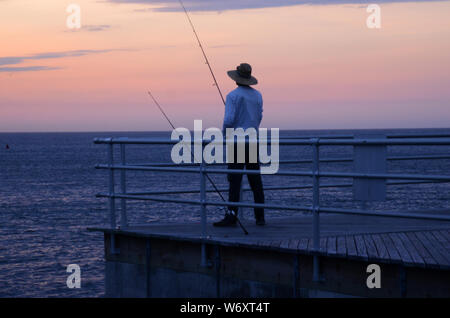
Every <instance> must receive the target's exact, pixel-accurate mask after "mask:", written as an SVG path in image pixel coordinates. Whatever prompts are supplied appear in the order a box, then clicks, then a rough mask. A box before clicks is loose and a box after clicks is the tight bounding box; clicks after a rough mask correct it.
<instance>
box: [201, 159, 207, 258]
mask: <svg viewBox="0 0 450 318" xmlns="http://www.w3.org/2000/svg"><path fill="white" fill-rule="evenodd" d="M205 201H206V179H205V161H204V160H203V156H202V159H201V163H200V202H201V204H200V216H201V226H202V239H206V235H207V234H206V205H205ZM201 258H202V259H201V265H202V266H206V265H207V262H206V244H205V243H202V256H201Z"/></svg>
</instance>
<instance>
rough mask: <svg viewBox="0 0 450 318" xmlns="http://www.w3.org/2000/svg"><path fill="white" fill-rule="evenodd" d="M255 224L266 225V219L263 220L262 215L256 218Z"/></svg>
mask: <svg viewBox="0 0 450 318" xmlns="http://www.w3.org/2000/svg"><path fill="white" fill-rule="evenodd" d="M256 225H261V226H262V225H266V220H264V217H262V218H258V219H256Z"/></svg>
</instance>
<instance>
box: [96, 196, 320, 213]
mask: <svg viewBox="0 0 450 318" xmlns="http://www.w3.org/2000/svg"><path fill="white" fill-rule="evenodd" d="M97 197H99V198H111V197H113V198H118V199H132V200H144V201H159V202H171V203H185V204H194V205H201V204H205V205H212V206H237V207H248V208H266V209H277V210H295V211H311V210H312V209H311V208H310V207H307V206H303V207H302V206H290V205H278V204H262V203H244V202H229V201H221V202H216V201H204V202H201V201H198V200H188V199H172V198H168V197H148V196H139V195H138V196H134V195H129V194H120V193H116V194H114V195H110V194H107V193H99V194H97Z"/></svg>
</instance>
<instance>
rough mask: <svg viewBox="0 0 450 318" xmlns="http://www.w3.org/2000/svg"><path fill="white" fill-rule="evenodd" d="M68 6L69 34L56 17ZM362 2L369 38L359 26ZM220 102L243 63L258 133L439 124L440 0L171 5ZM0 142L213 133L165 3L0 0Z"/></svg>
mask: <svg viewBox="0 0 450 318" xmlns="http://www.w3.org/2000/svg"><path fill="white" fill-rule="evenodd" d="M72 3H75V4H77V5H79V7H80V9H81V28H80V29H69V28H68V27H67V24H66V21H67V19H68V17H69V16H70V14H71V13H68V12H66V9H67V7H68V6H69V5H70V4H72ZM369 3H376V4H378V5H379V7H380V8H381V11H380V13H381V15H380V17H381V28H378V29H377V28H368V27H367V24H366V20H367V18H368V17H369V16H370V15H371V13H370V12H367V6H368V4H369ZM184 4H185V6H186V8H187V9H188V11H189V12H190V17H191V19H192V21H193V23H194V25H195V27H196V29H197V33H198V35H199V37H200V39H201V41H202V43H203V46H204V49H205V52H206V54H207V56H208V58H209V60H210V62H211V66H212V68H213V70H214V73H215V75H216V77H217V81H218V83H219V87H220V89H221V90H222V92H223V93H224V95H225V94H227V93H228V92H229V91H230V90H232V89H234V88H235V87H236V85H235V84H234V82H233V81H232V80H231V79H230V78H229V77H228V76H227V74H226V71H227V70H231V69H235V68H236V66H237V65H239V63H241V62H247V63H250V64H251V65H252V67H253V75H254V76H255V77H256V78H257V79H258V81H259V84H258V85H256V86H255V88H256V89H258V90H259V91H260V92H261V93H262V95H263V99H264V116H263V122H262V124H261V126H262V127H267V128H280V129H361V128H433V127H450V89H449V88H450V19H449V16H450V15H449V14H450V1H414V2H408V1H380V0H378V1H377V0H372V1H357V0H348V1H344V0H342V1H340V0H328V1H327V0H318V1H305V0H278V1H269V0H228V1H217V0H185V1H184ZM0 39H1V45H0V132H20V131H30V132H31V131H156V130H170V127H169V125H168V123H167V121H166V120H165V119H164V117H163V116H162V114H161V113H160V112H159V110H158V109H157V107H156V106H155V105H154V104H153V102H152V100H151V99H150V98H149V96H148V94H147V90H150V91H151V92H152V94H153V95H154V96H155V97H156V98H157V100H158V102H159V103H160V104H161V106H162V107H163V108H164V110H165V111H166V113H167V115H168V116H169V117H170V118H171V120H172V122H173V123H174V124H175V126H177V127H186V128H189V129H192V128H193V121H194V120H195V119H202V120H203V128H208V127H221V126H222V120H223V115H224V106H223V104H222V101H221V99H220V96H219V94H218V92H217V88H216V87H214V86H213V80H212V78H211V75H210V73H209V70H208V68H207V66H206V65H205V62H204V59H203V56H202V53H201V51H200V49H199V47H198V44H197V43H196V40H195V37H194V34H193V32H192V30H191V28H190V26H189V24H188V21H187V19H186V16H185V15H184V13H183V12H182V9H181V7H180V5H179V3H178V1H176V0H166V1H164V0H160V1H155V0H70V1H65V0H58V1H57V0H40V1H35V0H0Z"/></svg>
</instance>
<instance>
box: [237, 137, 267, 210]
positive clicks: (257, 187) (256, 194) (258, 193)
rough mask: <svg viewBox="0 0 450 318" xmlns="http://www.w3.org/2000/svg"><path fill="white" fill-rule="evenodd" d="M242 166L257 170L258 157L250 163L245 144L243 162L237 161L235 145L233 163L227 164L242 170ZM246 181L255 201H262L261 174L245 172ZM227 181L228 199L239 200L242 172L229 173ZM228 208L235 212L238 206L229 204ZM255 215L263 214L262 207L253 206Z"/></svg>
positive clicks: (247, 148)
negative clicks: (228, 183)
mask: <svg viewBox="0 0 450 318" xmlns="http://www.w3.org/2000/svg"><path fill="white" fill-rule="evenodd" d="M244 167H245V168H246V169H247V170H259V169H260V168H259V158H258V156H257V162H256V163H250V160H249V147H248V145H247V146H246V149H245V163H237V146H236V145H235V147H234V163H229V164H228V169H237V170H242V169H244ZM247 179H248V183H249V184H250V188H251V189H252V192H253V198H254V200H255V203H264V189H263V184H262V180H261V174H247ZM228 181H229V182H230V191H229V196H228V200H229V201H230V202H239V199H240V194H241V185H242V174H237V173H229V174H228ZM228 210H230V211H234V212H236V213H237V210H238V207H232V206H229V207H228ZM254 210H255V216H257V215H263V213H264V209H263V208H255V209H254Z"/></svg>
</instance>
